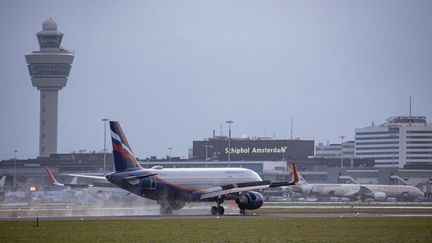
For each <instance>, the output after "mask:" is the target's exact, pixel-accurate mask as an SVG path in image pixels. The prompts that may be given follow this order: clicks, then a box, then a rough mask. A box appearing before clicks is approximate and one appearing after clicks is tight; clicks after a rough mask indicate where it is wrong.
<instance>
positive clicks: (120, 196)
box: [45, 167, 141, 203]
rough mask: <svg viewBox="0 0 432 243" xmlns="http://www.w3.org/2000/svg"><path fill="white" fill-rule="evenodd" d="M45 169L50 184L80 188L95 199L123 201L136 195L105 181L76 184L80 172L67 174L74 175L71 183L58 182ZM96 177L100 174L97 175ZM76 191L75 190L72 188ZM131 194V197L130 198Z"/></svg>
mask: <svg viewBox="0 0 432 243" xmlns="http://www.w3.org/2000/svg"><path fill="white" fill-rule="evenodd" d="M45 170H46V172H47V174H48V179H49V181H50V184H51V185H55V186H60V187H66V188H69V191H71V190H70V189H73V190H74V189H82V191H85V192H86V193H88V194H90V195H91V196H92V197H94V198H95V199H97V200H104V201H105V202H107V200H114V201H115V203H118V202H124V200H129V201H130V200H133V199H135V197H136V198H141V197H137V196H136V195H135V194H131V193H129V192H126V191H124V190H123V189H121V188H118V187H117V186H115V185H113V184H111V183H109V182H106V183H99V184H78V183H77V179H78V177H82V176H83V175H82V174H67V175H69V176H74V178H73V180H72V182H71V183H60V182H58V181H57V179H56V178H55V176H54V174H53V173H52V172H51V170H50V169H49V168H48V167H45ZM92 176H94V175H86V177H91V178H93V177H92ZM97 178H98V179H99V178H100V176H98V177H97ZM74 191H76V192H78V191H77V190H74ZM132 195H133V198H132Z"/></svg>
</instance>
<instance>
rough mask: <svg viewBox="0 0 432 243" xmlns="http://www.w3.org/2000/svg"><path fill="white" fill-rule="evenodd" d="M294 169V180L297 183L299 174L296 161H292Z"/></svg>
mask: <svg viewBox="0 0 432 243" xmlns="http://www.w3.org/2000/svg"><path fill="white" fill-rule="evenodd" d="M292 169H293V177H294V178H293V182H294V183H297V182H298V181H299V176H298V173H297V169H296V166H295V164H294V163H292Z"/></svg>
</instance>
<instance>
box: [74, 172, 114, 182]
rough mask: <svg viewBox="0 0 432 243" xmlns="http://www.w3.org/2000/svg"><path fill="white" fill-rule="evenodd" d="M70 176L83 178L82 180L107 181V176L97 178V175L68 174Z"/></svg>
mask: <svg viewBox="0 0 432 243" xmlns="http://www.w3.org/2000/svg"><path fill="white" fill-rule="evenodd" d="M66 175H68V176H76V177H81V178H89V179H96V180H102V181H107V182H108V180H107V179H106V177H105V176H95V175H82V174H66Z"/></svg>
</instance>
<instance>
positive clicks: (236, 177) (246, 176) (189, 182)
mask: <svg viewBox="0 0 432 243" xmlns="http://www.w3.org/2000/svg"><path fill="white" fill-rule="evenodd" d="M149 171H150V172H151V173H154V174H157V177H158V180H155V182H157V181H159V183H160V182H162V183H164V182H167V183H169V184H172V185H178V186H181V187H185V188H189V189H193V190H205V189H209V188H212V187H219V186H224V185H229V184H236V183H242V182H254V181H262V179H261V177H260V176H259V175H258V174H257V173H256V172H254V171H252V170H249V169H245V168H178V169H173V168H163V169H154V168H152V169H149Z"/></svg>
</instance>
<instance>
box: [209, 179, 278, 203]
mask: <svg viewBox="0 0 432 243" xmlns="http://www.w3.org/2000/svg"><path fill="white" fill-rule="evenodd" d="M271 184H272V183H271V181H256V182H245V183H238V184H230V185H225V186H221V187H214V188H212V189H209V191H210V192H208V193H204V194H202V195H201V199H208V198H213V197H219V196H223V195H229V194H233V193H239V192H246V191H252V190H258V189H264V188H268V187H270V185H271Z"/></svg>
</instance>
